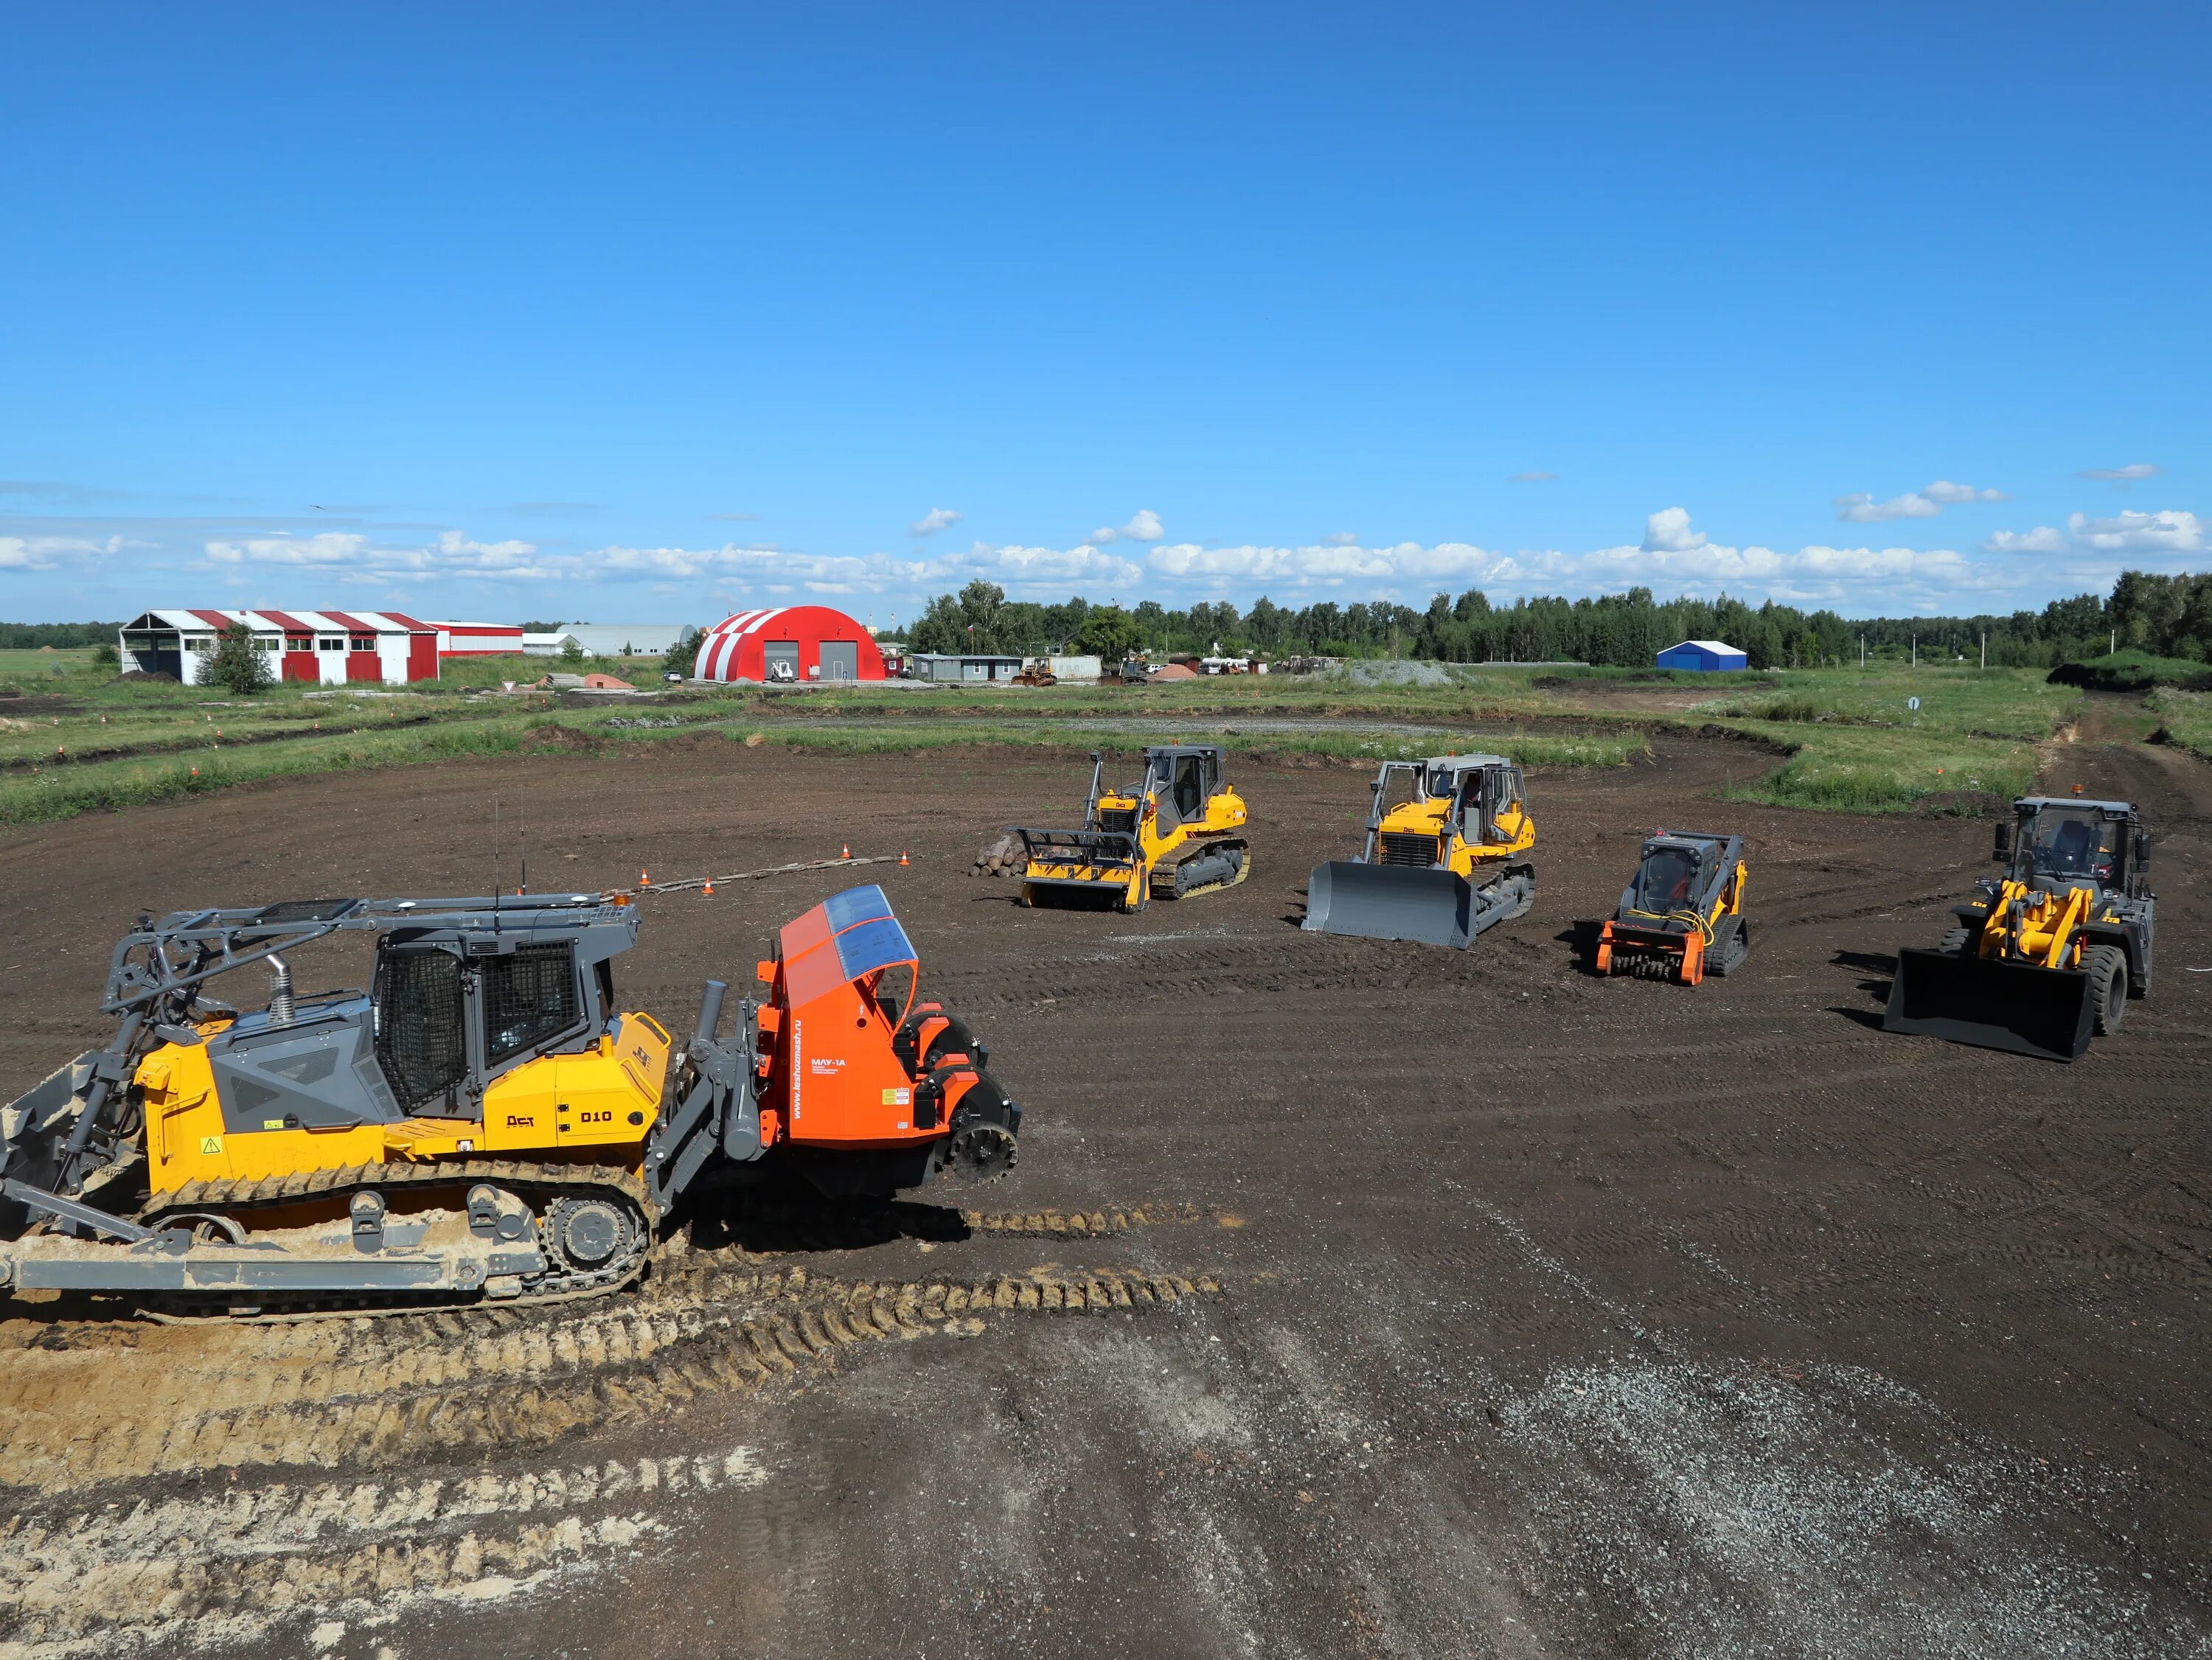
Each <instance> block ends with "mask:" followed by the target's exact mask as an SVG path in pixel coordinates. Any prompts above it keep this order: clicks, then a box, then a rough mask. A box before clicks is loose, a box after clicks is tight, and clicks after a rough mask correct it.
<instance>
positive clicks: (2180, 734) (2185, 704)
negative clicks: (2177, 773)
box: [2145, 686, 2212, 760]
mask: <svg viewBox="0 0 2212 1660" xmlns="http://www.w3.org/2000/svg"><path fill="white" fill-rule="evenodd" d="M2145 701H2146V702H2147V703H2148V705H2149V706H2150V708H2151V709H2152V711H2153V712H2154V713H2155V714H2156V715H2157V716H2158V720H2159V730H2160V732H2161V733H2162V734H2164V736H2163V738H2162V740H2161V741H2162V742H2166V743H2172V744H2176V745H2178V746H2179V747H2180V748H2184V749H2186V750H2188V751H2189V752H2190V753H2191V754H2196V755H2202V756H2203V757H2204V759H2205V760H2212V692H2183V691H2177V690H2176V689H2175V688H2172V687H2170V686H2168V687H2161V688H2160V689H2159V690H2157V691H2155V692H2154V693H2152V694H2150V696H2149V697H2148V699H2147V700H2145Z"/></svg>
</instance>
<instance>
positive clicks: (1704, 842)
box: [1592, 830, 1751, 985]
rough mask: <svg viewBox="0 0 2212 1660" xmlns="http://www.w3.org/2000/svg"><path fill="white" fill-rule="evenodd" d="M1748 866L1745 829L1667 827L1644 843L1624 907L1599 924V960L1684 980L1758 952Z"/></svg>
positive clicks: (1612, 967) (1614, 967) (1602, 966)
mask: <svg viewBox="0 0 2212 1660" xmlns="http://www.w3.org/2000/svg"><path fill="white" fill-rule="evenodd" d="M1745 874H1746V871H1745V865H1744V862H1743V840H1742V838H1741V837H1739V836H1730V835H1707V834H1705V833H1701V832H1699V831H1694V830H1674V831H1668V830H1662V831H1661V832H1660V833H1658V834H1657V835H1656V836H1654V837H1652V838H1651V839H1650V840H1648V841H1646V842H1645V843H1644V855H1643V858H1642V861H1641V863H1638V866H1637V868H1636V880H1635V881H1632V882H1631V883H1630V884H1629V885H1628V887H1627V888H1626V890H1625V891H1624V892H1623V893H1622V894H1621V896H1620V910H1619V911H1618V912H1615V913H1614V915H1613V916H1612V917H1611V918H1608V919H1607V921H1605V922H1604V923H1602V924H1600V925H1599V927H1598V931H1597V949H1596V953H1595V958H1594V960H1593V963H1592V966H1593V967H1595V969H1596V971H1597V972H1599V973H1601V974H1640V975H1644V976H1645V977H1646V978H1652V979H1666V980H1673V981H1674V982H1675V983H1676V984H1681V985H1696V984H1700V983H1701V982H1702V981H1703V980H1704V979H1705V975H1706V974H1707V973H1708V972H1711V973H1714V974H1720V975H1725V974H1728V973H1729V972H1732V971H1733V970H1735V969H1736V968H1738V967H1741V966H1742V963H1743V960H1744V959H1745V958H1746V957H1747V956H1748V955H1749V954H1750V953H1751V930H1750V924H1748V923H1747V921H1746V920H1745V918H1744V915H1743V885H1744V878H1745Z"/></svg>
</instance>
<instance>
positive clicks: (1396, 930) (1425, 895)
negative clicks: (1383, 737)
mask: <svg viewBox="0 0 2212 1660" xmlns="http://www.w3.org/2000/svg"><path fill="white" fill-rule="evenodd" d="M1534 845H1536V822H1535V821H1534V819H1532V818H1530V817H1529V816H1528V802H1527V799H1526V797H1525V793H1524V791H1523V787H1522V778H1521V769H1520V767H1519V766H1516V764H1515V763H1514V762H1513V761H1512V760H1509V759H1508V758H1507V757H1505V756H1504V755H1431V757H1430V758H1429V759H1428V760H1417V761H1416V760H1386V761H1384V762H1383V767H1382V770H1381V771H1380V772H1377V773H1376V775H1375V787H1374V796H1373V799H1372V802H1371V804H1370V808H1369V810H1368V815H1367V841H1366V845H1365V846H1364V849H1363V850H1362V851H1361V853H1360V856H1359V857H1358V859H1356V860H1355V859H1337V860H1333V861H1331V862H1330V863H1327V864H1317V865H1316V866H1315V867H1314V871H1313V875H1312V878H1311V879H1310V881H1309V882H1308V884H1307V888H1306V916H1305V922H1304V928H1305V929H1306V930H1307V931H1308V932H1309V933H1317V934H1352V935H1357V936H1360V937H1362V938H1364V939H1374V940H1418V941H1419V942H1421V943H1423V944H1425V945H1449V946H1459V947H1465V946H1467V945H1469V944H1472V943H1473V942H1474V937H1475V936H1476V935H1478V934H1480V933H1481V932H1482V931H1483V930H1485V929H1486V928H1490V927H1492V926H1494V925H1495V924H1498V923H1501V922H1507V921H1510V920H1511V919H1512V918H1516V917H1519V916H1522V915H1525V914H1526V913H1527V912H1528V907H1529V906H1532V905H1534V903H1535V902H1536V867H1535V866H1534V865H1533V864H1531V863H1528V862H1527V861H1526V860H1525V859H1522V858H1521V857H1519V855H1521V854H1523V853H1525V852H1527V851H1528V850H1529V849H1530V848H1531V847H1534Z"/></svg>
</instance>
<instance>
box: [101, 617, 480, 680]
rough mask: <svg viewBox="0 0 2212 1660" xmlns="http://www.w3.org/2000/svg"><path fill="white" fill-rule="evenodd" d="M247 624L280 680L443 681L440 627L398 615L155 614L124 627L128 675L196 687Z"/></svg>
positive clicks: (123, 650)
mask: <svg viewBox="0 0 2212 1660" xmlns="http://www.w3.org/2000/svg"><path fill="white" fill-rule="evenodd" d="M240 623H243V624H244V625H245V626H246V627H247V628H249V629H251V630H252V633H253V645H254V648H255V649H256V650H257V651H264V652H266V653H267V654H268V657H269V669H270V677H271V678H272V679H276V680H282V681H301V682H307V683H308V684H310V685H313V684H318V683H319V684H321V685H324V686H346V685H360V684H364V683H366V684H370V685H385V686H404V685H405V684H406V683H407V682H410V681H418V680H435V679H437V678H438V655H439V645H440V639H439V635H440V632H441V631H440V627H439V625H438V624H436V623H431V622H418V621H416V620H415V619H414V618H413V617H410V616H405V615H401V614H400V613H399V612H397V611H203V610H197V609H195V610H177V611H148V612H145V613H143V615H140V616H139V617H137V619H136V620H135V621H130V622H126V623H125V624H124V625H123V629H122V633H121V635H120V637H119V638H118V640H117V642H116V647H117V650H118V651H119V652H120V653H121V654H122V658H123V667H124V668H125V669H143V670H144V671H145V672H147V673H149V674H160V675H173V676H176V678H177V679H179V680H180V681H182V682H184V683H185V685H187V686H196V685H197V684H199V683H200V682H202V681H203V680H204V679H205V678H206V671H207V665H208V663H209V662H210V660H211V659H212V658H213V657H214V655H215V646H216V636H217V635H218V634H220V633H222V631H223V630H224V629H226V628H228V627H233V626H234V625H236V624H240ZM517 632H518V633H520V631H519V630H518V631H517Z"/></svg>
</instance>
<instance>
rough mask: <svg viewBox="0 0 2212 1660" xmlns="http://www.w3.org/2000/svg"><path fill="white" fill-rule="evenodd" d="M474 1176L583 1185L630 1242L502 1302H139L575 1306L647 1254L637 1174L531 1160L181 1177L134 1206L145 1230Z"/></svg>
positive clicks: (330, 1314)
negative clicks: (596, 1264) (630, 1225)
mask: <svg viewBox="0 0 2212 1660" xmlns="http://www.w3.org/2000/svg"><path fill="white" fill-rule="evenodd" d="M478 1182H486V1183H489V1184H491V1185H492V1186H494V1187H521V1188H536V1189H539V1190H549V1189H550V1190H553V1191H554V1192H555V1193H556V1194H575V1193H580V1192H585V1191H588V1190H592V1189H598V1190H601V1191H603V1192H612V1193H614V1194H616V1195H617V1196H619V1197H622V1198H623V1199H625V1200H627V1201H628V1202H629V1203H630V1204H632V1205H634V1206H635V1208H636V1211H637V1215H638V1217H639V1219H640V1221H641V1224H642V1225H641V1227H640V1228H639V1230H638V1238H637V1240H636V1243H635V1247H634V1248H633V1249H632V1251H630V1253H629V1256H628V1257H626V1258H624V1259H623V1261H621V1262H618V1263H611V1264H610V1265H608V1266H607V1267H605V1268H603V1269H598V1270H596V1271H594V1272H592V1273H588V1274H583V1273H568V1274H549V1275H544V1276H542V1277H541V1278H540V1279H539V1280H538V1281H537V1282H536V1283H537V1286H538V1287H539V1288H538V1289H533V1290H529V1291H526V1292H524V1293H522V1294H521V1295H520V1296H519V1297H503V1298H501V1299H499V1300H498V1301H497V1302H496V1303H495V1304H488V1303H487V1302H486V1300H484V1299H483V1297H482V1295H481V1294H480V1293H471V1294H469V1295H468V1296H467V1297H465V1299H455V1298H451V1297H439V1298H435V1300H428V1301H424V1300H416V1299H406V1300H387V1299H380V1298H374V1297H328V1296H325V1297H316V1298H313V1299H312V1300H306V1301H302V1302H301V1303H298V1304H293V1305H286V1304H283V1303H282V1302H281V1301H278V1300H274V1299H272V1300H270V1303H269V1306H266V1307H265V1308H264V1310H263V1311H262V1312H259V1313H256V1314H232V1313H228V1312H225V1313H201V1312H179V1311H178V1310H176V1309H175V1308H173V1307H169V1306H163V1304H162V1303H157V1302H149V1303H147V1304H143V1305H142V1306H143V1308H144V1309H145V1312H147V1313H148V1314H149V1315H150V1316H151V1317H152V1318H155V1319H156V1320H163V1321H174V1320H188V1321H210V1320H212V1321H219V1322H224V1323H232V1324H243V1323H247V1322H257V1321H279V1320H307V1319H345V1318H355V1317H356V1316H364V1315H374V1314H422V1313H429V1312H435V1311H436V1310H438V1309H441V1308H475V1307H478V1306H496V1307H501V1308H521V1307H535V1306H540V1305H543V1304H546V1303H566V1302H575V1301H577V1300H580V1299H583V1298H586V1297H602V1296H605V1295H606V1294H607V1293H609V1292H613V1291H619V1290H621V1289H622V1287H624V1286H626V1285H628V1284H629V1282H630V1281H633V1280H635V1278H637V1276H638V1275H639V1274H641V1272H643V1271H644V1269H645V1264H646V1261H647V1258H648V1257H650V1256H651V1255H652V1249H653V1229H654V1228H655V1227H657V1226H658V1225H659V1220H660V1219H659V1213H658V1212H657V1211H656V1210H655V1209H654V1208H653V1203H652V1202H651V1200H650V1199H649V1198H647V1195H646V1190H645V1184H644V1182H643V1180H642V1179H641V1178H638V1177H636V1176H633V1175H631V1174H630V1173H629V1172H627V1171H622V1170H610V1169H608V1168H606V1167H605V1166H599V1165H582V1164H554V1165H549V1164H531V1163H525V1162H522V1161H520V1160H511V1159H465V1160H459V1159H449V1160H432V1161H430V1162H428V1163H422V1164H413V1163H398V1162H393V1163H387V1164H360V1165H343V1166H338V1167H337V1168H336V1169H331V1170H301V1171H295V1172H292V1173H291V1174H290V1175H289V1176H264V1177H259V1178H246V1177H235V1178H231V1179H229V1180H226V1181H212V1182H209V1181H201V1182H186V1183H185V1184H184V1185H183V1186H182V1187H179V1188H176V1189H174V1190H171V1191H169V1192H166V1193H162V1194H158V1195H156V1196H155V1197H154V1198H152V1199H150V1200H149V1201H148V1202H147V1203H145V1204H144V1205H143V1206H142V1207H141V1208H140V1209H139V1212H138V1215H137V1221H141V1222H143V1223H146V1224H147V1225H149V1226H151V1225H153V1224H155V1223H157V1222H158V1221H160V1220H161V1218H162V1217H164V1216H173V1215H184V1214H188V1213H194V1212H208V1213H212V1214H216V1215H230V1214H232V1213H234V1212H236V1211H240V1210H266V1209H276V1208H278V1207H281V1206H283V1205H289V1204H299V1203H302V1202H304V1201H307V1200H311V1199H319V1198H324V1197H337V1196H338V1195H341V1194H343V1193H346V1192H349V1191H351V1190H356V1189H361V1188H375V1189H378V1190H383V1191H387V1192H388V1191H391V1190H394V1189H408V1188H412V1189H415V1190H418V1191H420V1190H424V1189H429V1188H437V1187H451V1188H453V1189H455V1190H456V1191H457V1193H458V1194H465V1193H466V1192H467V1190H469V1189H470V1188H471V1187H473V1186H475V1185H476V1184H477V1183H478Z"/></svg>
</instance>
